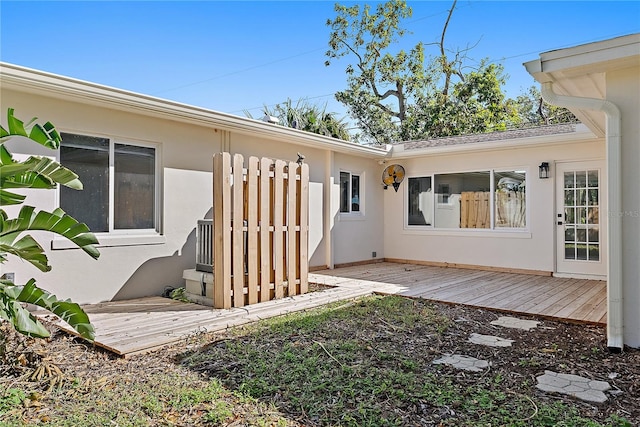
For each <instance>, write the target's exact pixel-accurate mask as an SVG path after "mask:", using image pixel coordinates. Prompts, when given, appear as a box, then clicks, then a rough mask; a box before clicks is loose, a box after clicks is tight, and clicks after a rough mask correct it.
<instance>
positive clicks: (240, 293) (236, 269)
mask: <svg viewBox="0 0 640 427" xmlns="http://www.w3.org/2000/svg"><path fill="white" fill-rule="evenodd" d="M243 163H244V159H243V157H242V155H241V154H235V155H234V156H233V224H232V226H233V232H232V234H233V236H232V246H233V255H232V260H233V306H234V307H242V306H244V250H243V246H244V233H243V222H244V221H243V220H244V218H243V215H242V214H243V210H244V196H243V191H242V190H243V173H242V167H243Z"/></svg>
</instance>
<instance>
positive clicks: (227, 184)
mask: <svg viewBox="0 0 640 427" xmlns="http://www.w3.org/2000/svg"><path fill="white" fill-rule="evenodd" d="M230 199H231V156H230V155H229V153H219V154H216V155H215V156H214V157H213V235H214V238H213V271H214V275H213V304H214V307H215V308H231V204H230V203H229V201H230Z"/></svg>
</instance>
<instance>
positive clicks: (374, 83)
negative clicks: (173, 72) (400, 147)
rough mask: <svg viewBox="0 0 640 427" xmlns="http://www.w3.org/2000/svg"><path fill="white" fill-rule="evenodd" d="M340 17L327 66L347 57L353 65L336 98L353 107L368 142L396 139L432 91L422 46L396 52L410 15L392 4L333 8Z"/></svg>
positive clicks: (406, 9)
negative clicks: (418, 101) (403, 24)
mask: <svg viewBox="0 0 640 427" xmlns="http://www.w3.org/2000/svg"><path fill="white" fill-rule="evenodd" d="M335 11H336V14H337V16H336V17H335V18H334V19H333V20H328V21H327V25H328V26H329V27H330V28H331V35H330V38H329V50H328V51H327V52H326V56H327V57H328V58H329V59H328V60H327V61H326V62H325V65H327V66H328V65H330V64H331V63H332V62H333V61H335V60H337V59H339V58H341V57H345V56H349V57H355V60H356V61H355V62H356V64H355V66H354V65H353V64H349V65H347V67H346V70H345V71H346V74H347V89H346V90H344V91H340V92H338V93H336V99H337V100H338V101H340V102H342V103H343V104H344V105H345V106H347V107H348V108H349V111H350V114H351V116H352V117H353V118H354V119H356V120H357V122H358V124H359V126H360V127H361V128H362V132H363V136H364V137H365V139H373V140H375V141H376V142H377V143H385V142H390V141H396V140H398V139H399V138H400V137H401V135H402V129H403V126H402V125H403V123H404V122H405V120H406V119H407V115H408V114H409V113H410V111H409V108H410V105H411V103H412V102H413V101H415V98H416V97H417V96H419V95H420V94H422V93H425V92H426V91H428V90H429V88H430V87H432V82H433V73H432V72H431V71H430V70H428V69H427V68H426V67H425V66H424V45H423V44H422V43H418V44H416V45H415V46H414V47H413V48H412V49H410V50H409V51H405V50H399V51H394V49H393V47H394V46H393V45H394V44H395V43H397V41H398V40H399V39H400V38H401V37H402V36H403V35H404V34H405V33H406V30H405V29H404V28H402V27H401V21H402V20H403V19H406V18H410V17H411V15H412V10H411V8H410V7H408V6H407V4H406V2H405V1H401V0H390V1H387V2H386V3H380V4H378V5H377V6H376V10H375V13H372V11H371V6H369V5H364V6H362V7H361V6H360V5H354V6H351V7H347V6H343V5H340V4H336V5H335Z"/></svg>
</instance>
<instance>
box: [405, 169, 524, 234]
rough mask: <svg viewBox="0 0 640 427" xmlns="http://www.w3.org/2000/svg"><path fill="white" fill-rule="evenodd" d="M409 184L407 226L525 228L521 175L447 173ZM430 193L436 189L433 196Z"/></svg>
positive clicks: (482, 172) (499, 172) (515, 172)
mask: <svg viewBox="0 0 640 427" xmlns="http://www.w3.org/2000/svg"><path fill="white" fill-rule="evenodd" d="M408 181H409V182H408V186H407V188H408V189H407V225H408V226H433V227H434V228H443V229H454V228H476V229H497V228H511V229H519V228H525V227H526V217H527V210H526V191H525V189H526V186H525V184H526V173H525V172H524V171H478V172H464V173H447V174H437V175H433V176H423V177H412V178H409V179H408ZM432 183H433V184H432ZM432 189H436V192H435V194H434V193H433V191H432Z"/></svg>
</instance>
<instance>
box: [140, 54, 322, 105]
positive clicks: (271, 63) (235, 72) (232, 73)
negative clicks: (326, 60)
mask: <svg viewBox="0 0 640 427" xmlns="http://www.w3.org/2000/svg"><path fill="white" fill-rule="evenodd" d="M322 49H324V48H318V49H314V50H309V51H307V52H302V53H298V54H296V55H291V56H287V57H286V58H280V59H276V60H273V61H270V62H265V63H264V64H259V65H254V66H252V67H248V68H244V69H242V70H237V71H231V72H228V73H226V74H220V75H218V76H214V77H211V78H208V79H204V80H199V81H197V82H192V83H186V84H183V85H181V86H175V87H172V88H170V89H164V90H161V91H157V92H155V93H152V95H157V94H160V93H165V92H171V91H174V90H178V89H184V88H185V87H190V86H196V85H199V84H202V83H207V82H210V81H212V80H217V79H221V78H223V77H229V76H233V75H236V74H240V73H245V72H247V71H251V70H255V69H256V68H262V67H266V66H268V65H273V64H277V63H279V62H284V61H288V60H290V59H294V58H299V57H301V56H304V55H308V54H310V53H313V52H317V51H319V50H322Z"/></svg>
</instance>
